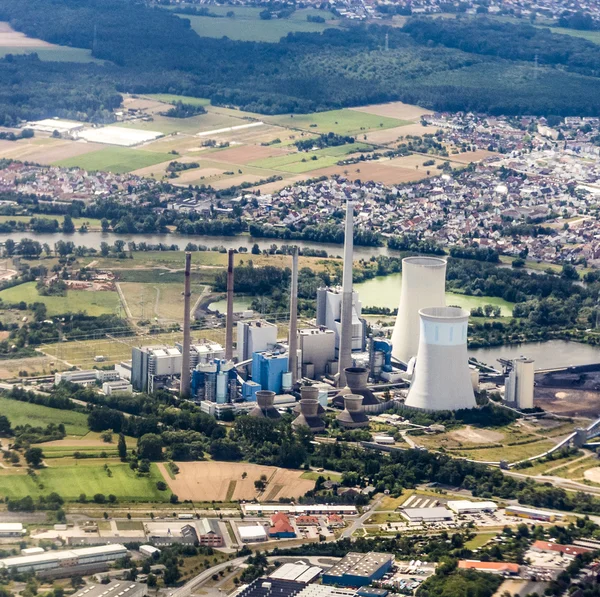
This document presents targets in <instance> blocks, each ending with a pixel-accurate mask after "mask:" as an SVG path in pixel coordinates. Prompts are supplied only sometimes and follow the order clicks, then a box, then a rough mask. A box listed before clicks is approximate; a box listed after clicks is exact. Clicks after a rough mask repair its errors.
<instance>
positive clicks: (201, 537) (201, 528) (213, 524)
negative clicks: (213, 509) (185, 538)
mask: <svg viewBox="0 0 600 597" xmlns="http://www.w3.org/2000/svg"><path fill="white" fill-rule="evenodd" d="M196 527H197V530H198V543H200V545H206V546H208V547H223V545H225V541H224V539H223V535H221V529H220V528H219V521H218V520H214V519H210V518H201V519H200V520H199V521H198V522H197V523H196Z"/></svg>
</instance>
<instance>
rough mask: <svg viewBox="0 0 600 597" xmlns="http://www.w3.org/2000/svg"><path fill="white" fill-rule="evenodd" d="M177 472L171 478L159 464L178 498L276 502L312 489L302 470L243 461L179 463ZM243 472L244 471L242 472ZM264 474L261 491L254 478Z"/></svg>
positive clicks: (310, 482)
mask: <svg viewBox="0 0 600 597" xmlns="http://www.w3.org/2000/svg"><path fill="white" fill-rule="evenodd" d="M177 466H178V467H179V470H180V472H179V474H178V475H177V476H176V478H175V479H172V478H171V477H170V475H169V474H168V473H167V471H166V467H165V465H163V464H159V465H158V467H159V469H160V470H161V472H162V474H163V476H164V478H165V479H166V481H167V483H168V484H169V487H170V489H171V491H172V492H173V493H175V494H176V495H178V496H179V499H181V500H192V501H194V502H197V501H212V500H214V501H217V502H228V501H232V500H234V501H235V500H252V499H258V500H259V501H268V502H270V501H277V500H278V499H279V498H280V497H289V498H298V497H300V496H302V495H304V494H305V493H306V492H307V491H310V490H311V489H313V488H314V486H315V482H314V481H312V480H310V479H303V478H302V475H303V471H297V470H288V469H280V468H275V467H273V466H262V465H258V464H249V463H245V462H227V463H223V462H178V463H177ZM244 473H245V474H244ZM261 475H266V476H267V487H266V489H265V491H264V492H263V493H262V494H261V493H259V492H257V490H256V488H255V487H254V481H256V480H258V479H260V477H261Z"/></svg>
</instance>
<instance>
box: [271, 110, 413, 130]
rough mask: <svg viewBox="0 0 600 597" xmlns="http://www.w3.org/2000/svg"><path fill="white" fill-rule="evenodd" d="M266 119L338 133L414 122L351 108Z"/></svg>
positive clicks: (280, 123) (290, 126) (301, 127)
mask: <svg viewBox="0 0 600 597" xmlns="http://www.w3.org/2000/svg"><path fill="white" fill-rule="evenodd" d="M264 120H265V122H270V123H272V124H278V125H279V126H284V127H286V128H293V129H301V130H306V131H308V132H311V133H329V132H333V133H337V134H338V135H355V134H362V133H366V132H367V131H370V130H374V129H390V128H395V127H399V126H402V125H404V124H412V121H409V120H401V119H398V118H389V117H387V116H377V115H376V114H368V113H366V112H359V111H357V110H350V109H343V110H329V111H327V112H316V113H314V114H285V115H281V116H267V117H265V119H264ZM311 125H314V126H311Z"/></svg>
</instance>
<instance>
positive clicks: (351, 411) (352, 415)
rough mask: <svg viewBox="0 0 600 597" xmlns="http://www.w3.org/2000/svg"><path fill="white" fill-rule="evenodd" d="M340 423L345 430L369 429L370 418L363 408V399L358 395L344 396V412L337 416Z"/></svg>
mask: <svg viewBox="0 0 600 597" xmlns="http://www.w3.org/2000/svg"><path fill="white" fill-rule="evenodd" d="M337 421H338V423H339V424H340V425H341V426H342V427H344V428H345V429H358V428H359V427H368V426H369V418H368V417H367V415H366V414H365V409H364V407H363V397H362V396H359V395H357V394H347V395H346V396H344V410H343V411H342V412H341V413H340V414H339V415H338V416H337Z"/></svg>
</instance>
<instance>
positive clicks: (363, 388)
mask: <svg viewBox="0 0 600 597" xmlns="http://www.w3.org/2000/svg"><path fill="white" fill-rule="evenodd" d="M345 371H346V387H345V388H342V389H341V390H340V391H339V392H338V393H337V394H336V395H335V396H334V398H333V403H332V404H333V406H335V407H336V408H344V398H345V397H346V396H347V395H348V394H358V395H359V396H362V397H363V407H372V409H375V410H376V407H378V406H379V404H380V402H379V400H377V398H376V396H375V394H373V392H372V391H371V390H370V389H369V388H368V387H367V380H368V379H369V370H368V369H367V368H366V367H346V369H345ZM367 410H368V408H367Z"/></svg>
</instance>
